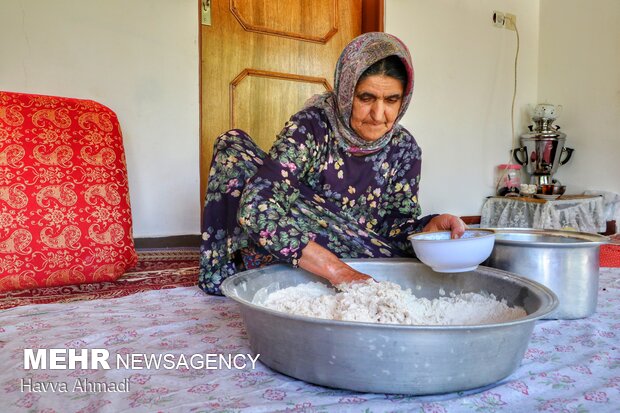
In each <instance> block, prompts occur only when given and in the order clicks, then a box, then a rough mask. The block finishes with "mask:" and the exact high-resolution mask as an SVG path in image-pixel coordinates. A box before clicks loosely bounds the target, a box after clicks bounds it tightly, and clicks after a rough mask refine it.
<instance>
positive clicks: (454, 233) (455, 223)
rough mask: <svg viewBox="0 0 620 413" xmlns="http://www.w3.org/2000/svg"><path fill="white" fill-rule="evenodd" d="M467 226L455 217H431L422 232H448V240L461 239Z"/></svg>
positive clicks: (447, 215)
mask: <svg viewBox="0 0 620 413" xmlns="http://www.w3.org/2000/svg"><path fill="white" fill-rule="evenodd" d="M466 228H467V225H465V222H463V220H462V219H461V218H459V217H457V216H455V215H450V214H441V215H437V216H436V217H433V218H432V219H431V220H430V221H429V223H428V224H426V226H425V227H424V229H423V230H422V231H424V232H430V231H450V238H461V236H462V235H463V233H465V229H466Z"/></svg>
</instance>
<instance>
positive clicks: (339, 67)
mask: <svg viewBox="0 0 620 413" xmlns="http://www.w3.org/2000/svg"><path fill="white" fill-rule="evenodd" d="M388 56H398V57H399V58H400V60H401V61H402V62H403V64H404V65H405V68H406V70H407V78H408V81H407V85H406V87H405V91H404V95H403V100H402V104H401V107H400V112H399V113H398V116H397V117H396V120H395V121H394V126H393V127H392V129H390V130H389V131H388V132H387V133H386V134H385V135H383V136H382V137H381V138H379V139H377V140H376V141H374V142H371V141H367V140H365V139H362V138H361V137H360V136H359V135H358V134H357V133H356V132H355V131H354V130H353V129H352V128H351V124H350V121H351V113H352V110H353V98H354V97H355V86H356V85H357V81H358V80H359V78H360V76H361V75H362V73H364V71H366V69H368V68H369V67H370V66H372V65H373V64H374V63H376V62H378V61H379V60H381V59H384V58H386V57H388ZM412 93H413V65H412V64H411V55H410V54H409V50H408V49H407V46H405V44H404V43H403V42H402V41H400V40H399V39H398V38H397V37H395V36H392V35H391V34H387V33H382V32H372V33H364V34H362V35H361V36H358V37H356V38H355V39H353V40H352V41H351V43H349V44H348V45H347V47H345V49H344V50H343V51H342V54H341V55H340V58H339V59H338V63H337V64H336V72H335V75H334V91H332V92H327V93H324V94H322V95H316V96H314V97H312V98H311V99H310V100H309V101H308V102H307V103H306V105H305V106H306V107H310V106H316V107H319V108H321V109H323V110H324V111H325V114H326V115H327V118H328V119H329V122H330V123H331V125H332V127H333V130H334V133H335V135H336V137H338V138H339V139H340V144H341V145H342V146H343V147H344V148H345V149H346V150H347V151H349V152H350V153H355V154H369V153H373V152H376V151H378V150H380V149H381V148H383V147H384V146H385V145H387V144H388V143H389V141H390V139H391V138H392V135H393V134H394V133H398V132H399V131H400V129H401V126H400V125H399V124H398V122H399V121H400V119H401V118H402V116H403V115H404V113H405V112H406V111H407V107H408V106H409V102H410V101H411V95H412Z"/></svg>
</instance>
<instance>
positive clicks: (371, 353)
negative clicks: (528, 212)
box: [222, 259, 557, 395]
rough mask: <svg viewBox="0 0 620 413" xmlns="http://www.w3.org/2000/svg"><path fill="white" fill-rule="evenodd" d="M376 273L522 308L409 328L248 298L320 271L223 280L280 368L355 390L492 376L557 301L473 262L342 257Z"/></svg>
mask: <svg viewBox="0 0 620 413" xmlns="http://www.w3.org/2000/svg"><path fill="white" fill-rule="evenodd" d="M346 262H347V263H349V265H351V266H352V267H354V268H356V269H358V270H360V271H362V272H364V273H367V274H370V275H372V276H373V277H374V278H375V279H377V280H389V281H393V282H396V283H398V284H400V285H401V286H402V287H405V288H411V290H412V292H413V293H414V294H415V295H416V296H418V297H427V298H429V299H432V298H436V297H439V289H440V288H443V290H445V292H446V293H449V292H451V291H456V292H480V291H487V292H489V293H492V294H495V295H496V296H497V297H498V298H500V299H502V298H503V299H506V301H507V302H508V304H509V305H511V306H512V305H518V306H522V307H523V308H525V310H526V312H527V314H528V315H527V316H526V317H524V318H522V319H518V320H514V321H510V322H505V323H497V324H484V325H475V326H406V325H394V324H375V323H362V322H347V321H335V320H324V319H318V318H310V317H302V316H295V315H289V314H284V313H280V312H277V311H273V310H270V309H267V308H264V307H261V306H258V305H254V304H252V299H253V297H254V294H255V293H256V292H257V291H258V290H260V289H261V288H264V287H267V286H270V285H273V284H274V283H277V284H276V288H275V289H279V288H286V287H290V286H294V285H298V284H301V283H306V282H310V281H321V279H320V278H318V277H316V276H314V275H312V274H310V273H308V272H306V271H304V270H302V269H294V268H291V267H290V266H285V265H273V266H269V267H264V268H261V269H256V270H251V271H246V272H243V273H239V274H237V275H235V276H232V277H230V278H228V279H227V280H225V281H224V283H223V285H222V291H223V292H224V294H225V295H226V296H228V297H230V298H232V299H233V300H235V301H237V302H238V303H239V304H240V305H241V315H242V317H243V321H244V323H245V327H246V330H247V333H248V335H249V338H250V346H251V349H252V352H253V353H254V354H260V356H259V360H260V361H261V362H262V363H264V364H265V365H267V366H269V367H271V368H272V369H274V370H277V371H279V372H281V373H284V374H286V375H289V376H292V377H295V378H298V379H301V380H304V381H307V382H310V383H315V384H319V385H323V386H329V387H336V388H342V389H349V390H355V391H361V392H377V393H399V394H412V395H422V394H436V393H447V392H453V391H459V390H467V389H473V388H477V387H482V386H486V385H489V384H491V383H495V382H497V381H499V380H501V379H503V378H504V377H506V376H508V375H509V374H510V373H512V372H513V371H514V370H515V369H516V368H517V367H518V366H519V364H520V362H521V360H522V358H523V355H524V354H525V350H526V348H527V345H528V341H529V338H530V335H531V333H532V329H533V328H534V323H535V321H536V320H537V319H539V318H541V317H544V316H545V315H547V314H549V312H551V311H553V310H554V309H555V307H556V306H557V298H556V297H555V295H554V294H553V292H551V291H550V290H549V289H548V288H546V287H545V286H543V285H541V284H539V283H537V282H534V281H531V280H528V279H526V278H524V277H520V276H517V275H514V274H510V273H508V272H505V271H501V270H497V269H493V268H486V267H482V266H479V267H478V269H476V270H475V271H469V272H463V273H458V274H446V273H436V272H434V271H432V270H431V269H430V268H429V267H427V266H426V265H423V264H422V263H420V262H419V261H417V260H413V259H391V260H390V259H381V260H346Z"/></svg>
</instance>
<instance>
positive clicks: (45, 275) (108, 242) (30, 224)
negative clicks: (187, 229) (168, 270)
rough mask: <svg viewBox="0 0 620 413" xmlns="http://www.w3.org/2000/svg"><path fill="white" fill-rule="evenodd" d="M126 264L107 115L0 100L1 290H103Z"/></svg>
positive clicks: (81, 104)
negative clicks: (100, 285) (91, 286)
mask: <svg viewBox="0 0 620 413" xmlns="http://www.w3.org/2000/svg"><path fill="white" fill-rule="evenodd" d="M135 262H136V252H135V248H134V244H133V238H132V230H131V209H130V206H129V191H128V188H127V168H126V166H125V154H124V150H123V141H122V135H121V130H120V126H119V124H118V120H117V118H116V115H115V114H114V112H112V111H111V110H110V109H108V108H107V107H105V106H103V105H101V104H99V103H97V102H93V101H90V100H79V99H69V98H60V97H52V96H40V95H31V94H20V93H10V92H0V291H8V290H18V289H25V288H33V287H39V286H41V287H42V286H46V287H52V286H59V285H68V284H81V283H90V282H100V281H111V280H115V279H117V278H118V277H119V276H121V275H122V274H123V273H124V272H125V270H126V269H127V268H128V267H130V266H131V265H133V264H134V263H135Z"/></svg>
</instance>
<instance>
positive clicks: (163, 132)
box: [0, 0, 200, 237]
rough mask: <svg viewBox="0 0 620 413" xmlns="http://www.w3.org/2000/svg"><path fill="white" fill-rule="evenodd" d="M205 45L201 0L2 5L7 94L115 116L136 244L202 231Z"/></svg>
mask: <svg viewBox="0 0 620 413" xmlns="http://www.w3.org/2000/svg"><path fill="white" fill-rule="evenodd" d="M197 39H198V23H197V3H196V1H195V0H174V1H170V0H131V1H127V0H105V1H102V0H54V1H49V0H2V2H1V3H0V90H8V91H15V92H27V93H39V94H48V95H59V96H70V97H77V98H86V99H93V100H96V101H98V102H100V103H102V104H104V105H106V106H108V107H110V108H111V109H112V110H114V111H115V112H116V113H117V115H118V117H119V120H120V123H121V127H122V130H123V135H124V142H125V150H126V156H127V169H128V175H129V189H130V195H131V205H132V210H133V221H134V236H135V237H153V236H169V235H179V234H197V233H199V232H200V227H199V225H200V224H199V223H200V201H199V180H200V175H199V169H198V159H199V158H198V152H199V149H198V148H199V139H198V136H199V129H198V121H199V107H198V102H199V100H198V93H199V90H198V40H197Z"/></svg>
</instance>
